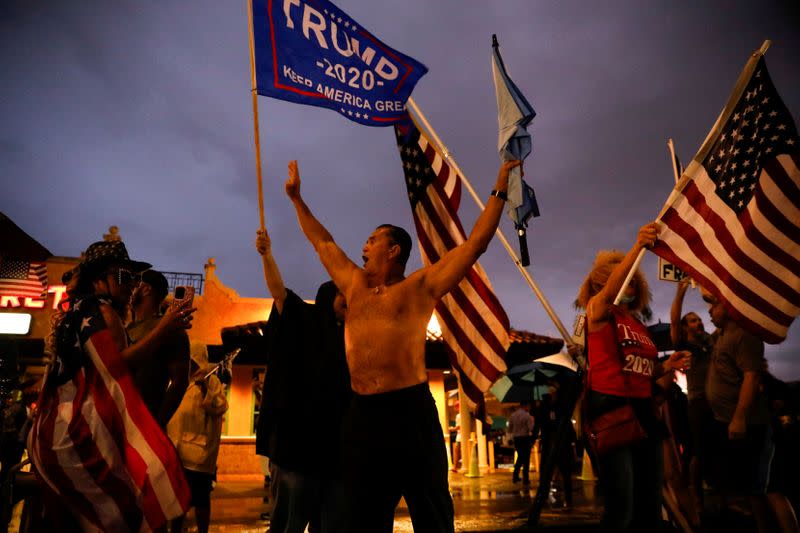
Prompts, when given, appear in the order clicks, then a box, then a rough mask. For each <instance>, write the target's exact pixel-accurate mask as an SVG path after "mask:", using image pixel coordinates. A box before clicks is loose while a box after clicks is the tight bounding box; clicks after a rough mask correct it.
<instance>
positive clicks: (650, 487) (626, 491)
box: [598, 437, 664, 532]
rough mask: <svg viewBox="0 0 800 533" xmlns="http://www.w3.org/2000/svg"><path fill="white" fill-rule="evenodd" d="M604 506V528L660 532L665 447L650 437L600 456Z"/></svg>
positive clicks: (606, 529) (602, 523)
mask: <svg viewBox="0 0 800 533" xmlns="http://www.w3.org/2000/svg"><path fill="white" fill-rule="evenodd" d="M598 466H599V469H600V484H601V488H602V492H603V502H604V505H605V508H604V511H603V518H602V520H601V522H600V530H601V531H614V532H620V531H657V530H658V529H657V528H658V525H659V522H660V521H661V489H662V486H663V484H664V450H663V441H662V439H660V438H652V437H651V438H647V439H645V440H644V441H642V442H638V443H636V444H634V445H632V446H628V447H626V448H621V449H619V450H615V451H613V452H611V453H609V454H607V455H605V456H603V457H600V458H598Z"/></svg>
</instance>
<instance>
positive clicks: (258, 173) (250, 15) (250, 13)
mask: <svg viewBox="0 0 800 533" xmlns="http://www.w3.org/2000/svg"><path fill="white" fill-rule="evenodd" d="M246 4H247V22H248V25H247V29H248V30H249V34H250V84H251V88H250V96H251V97H252V100H253V140H254V141H255V148H256V180H257V182H258V219H259V222H260V223H261V229H262V230H263V229H264V228H265V226H264V183H263V180H262V178H261V137H260V135H259V133H258V92H257V90H258V85H257V83H256V51H255V37H254V36H253V2H252V0H246Z"/></svg>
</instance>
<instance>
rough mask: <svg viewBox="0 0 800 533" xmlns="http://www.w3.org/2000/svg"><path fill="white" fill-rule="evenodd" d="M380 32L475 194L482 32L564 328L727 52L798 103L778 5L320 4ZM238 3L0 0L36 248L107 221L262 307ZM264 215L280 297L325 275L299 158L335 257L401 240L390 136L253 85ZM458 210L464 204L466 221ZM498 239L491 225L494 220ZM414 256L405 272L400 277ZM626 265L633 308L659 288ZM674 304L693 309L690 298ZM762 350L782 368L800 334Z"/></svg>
mask: <svg viewBox="0 0 800 533" xmlns="http://www.w3.org/2000/svg"><path fill="white" fill-rule="evenodd" d="M337 5H338V6H339V7H340V8H341V9H342V10H344V11H345V12H347V13H348V14H349V15H350V16H351V17H352V18H353V19H354V20H356V21H357V22H358V23H360V24H361V25H362V26H363V27H365V28H367V29H368V30H369V31H371V32H372V33H373V34H375V35H376V36H378V37H379V38H380V39H382V40H383V41H384V42H386V43H387V44H389V45H391V46H393V47H395V48H397V49H398V50H401V51H403V52H405V53H406V54H408V55H411V56H412V57H414V58H416V59H418V60H419V61H421V62H422V63H424V64H425V65H427V66H428V68H429V69H430V72H429V73H428V74H427V75H426V76H425V77H423V78H422V80H421V81H420V82H419V84H418V86H417V89H416V90H415V92H414V98H415V100H416V101H417V103H418V104H419V105H420V107H421V108H422V110H423V111H424V112H425V113H426V114H427V116H428V118H429V120H430V122H431V123H432V125H433V127H434V128H436V129H437V131H438V133H439V135H440V136H441V137H442V139H443V140H444V142H445V143H446V144H447V146H448V147H449V149H450V151H451V152H452V153H453V154H454V156H455V158H456V160H457V161H458V162H459V165H460V166H461V168H462V170H463V171H464V172H465V174H466V176H467V178H468V179H469V180H470V181H471V182H472V184H473V185H474V186H475V188H476V189H477V190H478V191H479V193H480V194H481V195H482V196H487V195H488V193H489V190H490V189H491V188H492V185H493V183H494V179H495V176H496V173H497V167H498V163H499V160H498V156H497V153H496V139H497V123H496V116H497V115H496V105H495V100H494V88H493V85H492V79H491V68H490V60H489V57H490V50H491V48H490V45H491V35H492V33H497V35H498V38H499V40H500V44H501V51H502V53H503V57H504V60H505V62H506V65H507V67H508V69H509V72H510V74H511V76H512V77H513V78H514V80H515V81H516V83H517V85H518V86H519V87H520V88H521V89H522V90H523V91H524V93H525V94H526V96H527V98H528V100H529V101H530V102H531V104H532V105H533V106H534V108H535V109H536V111H537V113H538V116H537V117H536V119H535V120H534V122H533V123H532V125H531V127H530V128H529V131H531V132H532V133H533V136H534V152H533V154H532V156H531V157H530V158H529V159H528V161H527V163H526V168H525V170H526V179H527V180H528V182H529V183H530V184H531V185H532V186H533V187H534V188H535V190H536V195H537V197H538V199H539V205H540V208H541V213H542V216H541V217H540V218H538V219H536V220H535V221H534V222H533V223H532V226H531V227H530V230H529V243H530V249H531V254H532V263H533V264H532V266H531V267H530V272H531V273H532V275H533V276H534V278H535V279H536V281H537V282H538V284H539V285H540V287H541V288H542V290H543V292H544V293H545V294H546V296H547V297H548V298H549V299H550V301H551V302H552V304H553V307H554V308H555V310H556V312H557V313H558V314H559V316H560V317H561V319H562V320H563V322H564V323H565V324H566V325H567V328H569V329H571V326H572V321H573V318H574V314H575V311H574V309H573V307H572V302H573V300H574V298H575V295H576V293H577V289H578V286H579V285H580V283H581V281H582V280H583V278H584V277H585V275H586V273H587V271H588V270H589V267H590V265H591V262H592V260H593V258H594V255H595V253H596V251H597V250H598V249H601V248H619V249H625V250H627V249H628V248H629V247H630V245H631V244H632V243H633V240H634V238H635V235H636V231H637V229H638V228H639V227H640V226H641V225H642V224H644V223H646V222H648V221H650V220H651V219H653V218H655V216H656V215H657V214H658V212H659V210H660V209H661V206H662V205H663V203H664V201H665V200H666V198H667V196H668V194H669V191H670V189H671V187H672V184H673V176H672V169H671V165H670V161H669V158H668V152H667V148H666V140H667V138H669V137H672V138H673V139H674V141H675V144H676V146H677V149H678V152H679V154H680V156H681V158H682V159H683V160H684V161H688V160H690V159H691V157H692V156H694V154H695V153H696V151H697V150H698V149H699V147H700V144H701V143H702V141H703V140H704V139H705V136H706V135H707V133H708V131H709V129H710V128H711V126H712V125H713V123H714V121H715V119H716V118H717V116H718V114H719V111H720V110H721V109H722V107H723V105H724V103H725V101H726V100H727V98H728V96H729V94H730V91H731V89H732V88H733V84H734V82H735V81H736V78H737V76H738V75H739V72H740V71H741V69H742V67H743V66H744V63H745V62H746V60H747V57H748V54H749V53H750V52H752V51H753V50H754V49H757V48H758V47H759V46H760V45H761V43H762V41H763V40H764V39H772V41H773V44H772V47H771V48H770V50H769V52H768V53H767V63H768V66H769V69H770V73H771V75H772V78H773V80H774V82H775V84H776V86H777V88H778V91H779V92H780V93H781V95H782V96H783V99H784V101H785V102H786V104H787V106H788V107H789V109H790V110H791V111H792V113H793V115H794V117H795V119H796V120H797V118H798V113H800V7H798V3H797V2H793V1H785V2H769V1H762V2H750V1H747V2H742V1H739V2H734V1H730V0H727V1H716V2H694V1H669V2H667V1H662V2H644V1H629V2H590V1H559V2H552V1H533V0H519V1H511V0H502V1H500V0H495V1H478V0H474V1H465V0H435V1H431V0H406V1H404V2H388V1H380V0H340V1H339V2H338V3H337ZM247 39H248V38H247V17H246V11H245V2H243V1H224V2H220V1H218V0H195V1H192V2H188V1H170V2H155V1H152V0H139V1H130V0H125V1H123V0H117V1H114V2H104V1H86V0H71V1H70V2H30V1H17V0H10V1H9V0H6V1H5V2H2V3H0V65H2V74H0V76H2V84H0V187H1V188H0V190H2V194H1V195H0V210H2V211H3V212H5V213H6V214H7V215H8V216H10V217H11V219H12V220H14V221H15V222H16V223H17V224H18V225H19V226H21V227H22V228H23V229H24V230H25V231H27V232H28V233H29V234H30V235H32V236H33V237H34V238H36V239H37V240H39V241H40V242H41V243H42V244H44V245H45V246H46V247H48V248H49V249H50V250H51V251H52V252H53V253H54V254H56V255H66V256H76V255H78V254H79V253H80V252H81V250H83V249H85V248H86V246H87V245H88V244H89V243H91V242H93V241H95V240H98V239H100V238H101V236H102V234H103V233H104V232H106V231H107V229H108V226H110V225H112V224H115V225H117V226H119V227H120V232H121V234H122V236H123V239H124V240H125V242H126V244H127V246H128V249H129V251H130V252H131V255H132V256H133V257H134V258H137V259H142V260H147V261H149V262H152V263H153V264H154V265H155V266H156V267H157V268H160V269H163V270H171V271H185V272H202V269H203V264H204V263H205V262H206V260H207V258H208V257H211V256H213V257H215V258H216V260H217V264H218V268H217V274H218V276H219V277H220V278H221V279H222V280H223V281H224V282H225V283H226V284H228V285H230V286H231V287H233V288H235V289H236V290H237V291H238V292H239V293H240V294H242V295H244V296H265V295H266V290H265V287H264V282H263V276H262V274H261V270H260V268H261V267H260V262H259V260H258V256H257V254H256V252H255V251H254V247H253V240H254V235H255V230H256V228H257V226H258V210H257V201H256V179H255V159H254V149H253V127H252V114H251V103H250V93H249V90H250V74H249V59H248V45H247ZM259 112H260V115H261V139H262V157H263V161H264V178H265V183H264V187H265V196H266V199H265V202H266V218H267V227H268V229H269V230H270V232H271V234H272V238H273V248H274V252H275V256H276V258H277V260H278V263H279V265H280V267H281V270H282V272H283V276H284V279H285V281H286V284H287V286H289V287H291V288H293V289H295V290H296V291H297V292H298V293H299V294H301V295H302V296H304V297H307V298H311V297H313V295H314V292H315V289H316V287H317V285H318V284H319V283H320V282H321V281H322V280H323V279H324V278H325V274H324V271H323V269H322V267H321V266H320V265H319V262H318V260H317V258H316V256H315V254H314V253H313V251H312V249H311V247H310V246H309V245H308V244H307V242H306V241H305V239H304V238H303V236H302V234H301V233H300V231H299V228H298V226H297V222H296V219H295V217H294V212H293V209H292V208H291V206H290V204H289V202H288V201H287V200H286V198H285V196H284V194H283V181H284V176H285V173H286V172H285V169H286V163H287V162H288V161H289V160H290V159H295V158H296V159H298V160H299V161H300V170H301V174H302V177H303V191H304V196H305V198H306V201H307V202H308V204H309V205H310V206H311V208H312V209H313V210H314V212H315V213H316V214H317V216H318V217H319V219H320V220H321V221H322V222H323V223H324V224H326V225H327V227H328V228H329V229H330V230H331V232H332V233H333V235H334V237H336V239H337V241H338V242H339V244H340V245H341V246H342V248H343V249H344V250H345V251H346V252H347V253H348V254H349V255H350V256H351V257H353V258H358V257H360V249H361V246H362V244H363V242H364V239H365V238H366V236H367V235H368V234H369V233H370V231H371V230H372V228H374V227H375V226H376V225H378V224H381V223H385V222H388V223H393V224H398V225H401V226H404V227H406V228H408V229H409V230H412V229H413V223H412V218H411V212H410V208H409V205H408V202H407V200H406V191H405V186H404V182H403V174H402V170H401V167H400V158H399V156H398V154H397V150H396V146H395V141H394V136H393V132H392V129H391V128H370V127H366V126H360V125H357V124H355V123H351V122H349V121H348V120H346V119H345V118H343V117H341V116H339V115H338V114H336V113H334V112H332V111H328V110H324V109H320V108H314V107H305V106H300V105H296V104H289V103H286V102H281V101H278V100H272V99H266V98H259ZM477 213H478V212H477V209H476V208H475V206H474V204H473V203H472V200H471V199H470V198H469V197H468V196H466V195H465V196H464V198H463V201H462V208H461V211H460V214H461V219H462V221H463V223H464V225H465V227H466V228H470V227H471V226H472V224H473V222H474V221H475V219H476V217H477ZM501 225H502V228H503V230H504V231H505V233H506V235H508V236H509V237H511V241H512V242H515V240H516V239H514V238H513V225H512V224H511V222H510V220H509V219H507V218H504V220H503V221H502V223H501ZM420 264H421V263H420V259H419V253H418V252H417V250H416V246H415V251H414V253H413V255H412V259H411V263H410V265H411V267H412V268H417V267H419V266H420ZM482 264H483V266H484V267H485V269H486V271H487V272H488V274H489V277H490V279H491V281H492V283H493V285H494V287H495V290H496V291H497V293H498V295H499V297H500V300H501V301H502V303H503V304H504V306H505V308H506V311H507V312H508V314H509V316H510V318H511V324H512V326H514V327H516V328H519V329H526V330H531V331H534V332H537V333H542V334H546V335H552V336H559V335H558V332H557V330H556V328H555V327H554V326H553V324H552V323H551V321H550V320H549V318H548V317H547V315H546V314H545V313H544V311H543V309H542V307H541V305H539V303H538V302H537V301H536V299H535V298H534V296H533V294H532V292H531V291H530V289H529V288H528V286H527V285H526V284H525V282H524V281H523V279H522V277H521V276H520V274H519V273H518V272H517V270H516V268H515V267H514V265H513V263H512V262H511V260H510V259H509V257H508V255H507V254H506V252H505V250H504V249H503V247H502V246H501V245H500V243H499V242H497V240H496V239H495V240H494V241H493V242H492V244H491V246H490V248H489V250H488V251H487V253H486V255H485V256H484V257H483V258H482ZM656 265H657V259H656V258H655V256H653V255H652V254H650V255H649V256H648V257H647V258H646V260H645V262H644V263H643V268H644V269H645V272H646V274H647V276H648V277H649V279H650V281H651V285H652V287H653V292H654V306H653V308H654V311H655V313H654V319H655V320H657V319H661V320H663V321H668V320H669V306H670V303H671V301H672V297H673V294H674V285H673V284H671V283H668V282H660V281H657V279H656V274H657V272H656ZM685 309H687V310H691V309H694V310H697V311H699V312H700V314H701V316H702V317H703V318H704V319H705V322H706V324H707V327H708V328H710V327H711V325H710V321H709V320H708V318H707V317H708V315H707V312H706V311H705V307H704V306H703V304H702V302H701V301H700V299H699V297H698V296H697V295H696V294H695V293H692V294H690V295H689V296H688V297H687V302H686V306H685ZM799 327H800V326H797V325H796V324H795V325H794V326H793V327H792V329H791V330H790V332H789V337H788V339H787V341H786V342H784V343H783V344H781V345H779V346H768V347H767V357H768V359H769V361H770V366H771V368H772V370H773V372H775V373H776V374H777V375H778V376H780V377H782V378H784V379H800V364H798V363H797V362H796V361H797V358H798V357H800V333H798V328H799Z"/></svg>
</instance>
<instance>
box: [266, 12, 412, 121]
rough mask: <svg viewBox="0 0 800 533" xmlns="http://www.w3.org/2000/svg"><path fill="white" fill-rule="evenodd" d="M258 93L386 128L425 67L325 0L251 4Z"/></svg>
mask: <svg viewBox="0 0 800 533" xmlns="http://www.w3.org/2000/svg"><path fill="white" fill-rule="evenodd" d="M252 6H253V37H254V47H255V70H256V85H257V87H258V89H257V92H258V94H260V95H263V96H271V97H273V98H279V99H281V100H288V101H290V102H295V103H298V104H307V105H314V106H319V107H327V108H328V109H333V110H334V111H337V112H339V113H341V114H342V115H344V116H345V117H347V118H349V119H350V120H353V121H355V122H358V123H360V124H366V125H367V126H391V125H393V124H395V123H396V122H398V121H400V120H401V119H402V117H404V116H405V104H406V100H407V99H408V97H409V96H411V91H412V90H413V89H414V86H415V85H416V83H417V82H418V81H419V79H420V78H421V77H422V76H423V75H424V74H425V73H426V72H428V68H427V67H426V66H425V65H423V64H422V63H420V62H419V61H417V60H415V59H414V58H411V57H409V56H407V55H405V54H403V53H401V52H398V51H397V50H394V49H393V48H390V47H389V46H387V45H386V44H384V43H383V42H381V41H380V40H379V39H378V38H376V37H375V36H374V35H372V34H371V33H370V32H369V31H367V30H366V29H365V28H363V27H362V26H361V24H359V23H357V22H356V21H355V20H353V19H352V18H351V17H350V16H349V15H347V13H345V12H344V11H342V10H341V9H339V8H338V7H336V6H335V5H333V4H332V3H331V2H328V1H327V0H283V1H273V0H252Z"/></svg>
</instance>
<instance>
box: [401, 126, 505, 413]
mask: <svg viewBox="0 0 800 533" xmlns="http://www.w3.org/2000/svg"><path fill="white" fill-rule="evenodd" d="M396 131H397V133H398V146H399V148H400V155H401V158H402V159H403V167H404V171H405V175H406V184H407V186H408V191H409V199H410V201H411V205H412V213H413V217H414V225H415V228H416V230H417V237H418V240H419V243H420V250H421V255H422V260H423V263H424V264H425V265H426V266H427V265H430V264H432V263H435V262H436V261H438V260H440V259H441V257H443V256H444V255H445V254H446V253H447V252H448V251H449V250H451V249H453V248H455V247H456V246H458V245H460V244H461V243H463V242H464V241H465V240H466V233H465V232H464V229H463V226H462V225H461V221H460V220H459V217H458V206H459V202H460V198H461V178H460V177H459V176H458V174H457V172H455V170H454V169H453V168H452V167H451V166H450V165H449V164H448V163H447V161H446V160H445V159H444V157H442V155H441V154H440V153H439V151H438V150H437V149H436V147H435V146H434V145H433V144H432V143H431V142H430V141H429V140H428V139H427V138H426V137H425V136H424V135H423V134H422V133H421V132H420V131H419V129H418V128H417V127H416V125H412V124H411V123H410V122H409V126H408V129H407V130H406V131H405V132H403V129H402V128H400V127H397V128H396ZM435 312H436V315H437V317H438V319H439V323H440V325H441V326H442V337H443V339H444V341H445V345H446V347H447V351H448V353H449V355H450V361H451V364H452V365H453V368H454V369H455V370H456V372H458V374H459V377H460V381H461V386H462V388H463V390H464V393H465V394H466V396H467V403H468V404H470V409H472V410H478V411H480V409H481V408H482V406H483V393H484V391H486V390H487V389H488V388H489V387H490V386H491V385H492V383H493V382H494V381H496V380H497V379H498V378H499V377H500V375H501V374H502V372H504V371H505V369H506V365H505V362H504V356H505V353H506V351H507V349H508V346H509V344H510V339H509V325H508V317H507V316H506V314H505V311H504V310H503V308H502V306H501V305H500V302H499V300H498V299H497V297H496V296H495V295H494V292H493V291H492V289H491V286H490V285H489V282H488V279H487V278H486V275H485V273H484V272H483V270H482V269H481V268H480V266H479V265H478V264H477V263H476V264H475V265H474V266H473V268H472V269H471V271H470V272H469V273H468V274H467V275H466V276H465V278H464V279H463V280H462V281H461V282H460V283H459V284H458V286H456V287H454V288H453V290H451V291H450V293H448V294H447V295H445V296H444V297H443V298H442V299H441V300H440V301H439V302H438V303H437V305H436V309H435Z"/></svg>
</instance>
